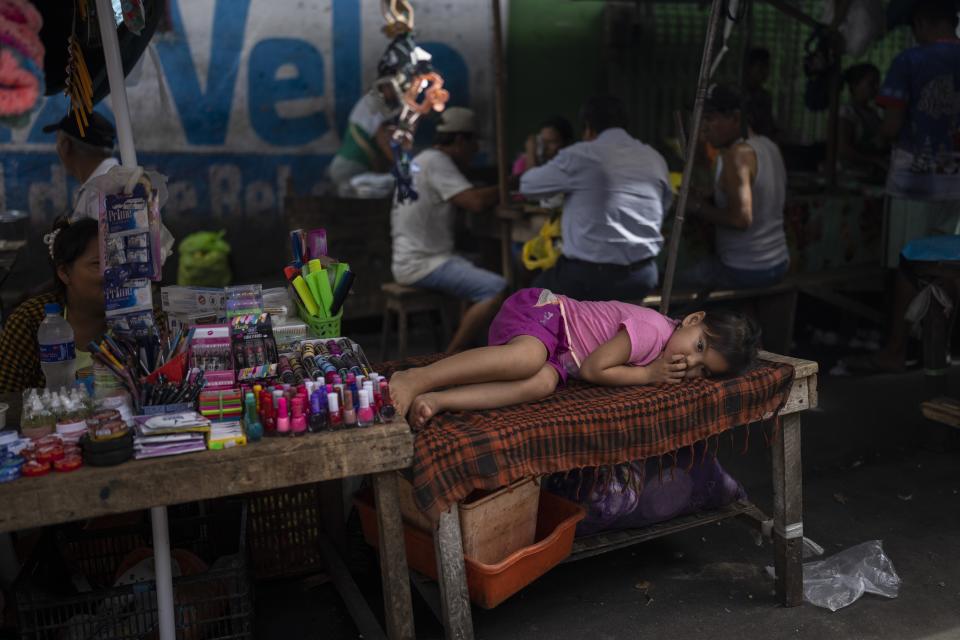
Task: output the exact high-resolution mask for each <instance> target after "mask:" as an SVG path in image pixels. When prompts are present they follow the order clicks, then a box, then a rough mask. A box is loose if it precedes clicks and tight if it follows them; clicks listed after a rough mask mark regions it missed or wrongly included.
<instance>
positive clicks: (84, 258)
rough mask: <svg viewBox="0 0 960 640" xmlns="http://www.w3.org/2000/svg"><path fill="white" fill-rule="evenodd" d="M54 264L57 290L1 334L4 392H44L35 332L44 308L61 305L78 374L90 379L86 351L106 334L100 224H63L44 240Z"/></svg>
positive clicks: (17, 315)
mask: <svg viewBox="0 0 960 640" xmlns="http://www.w3.org/2000/svg"><path fill="white" fill-rule="evenodd" d="M45 240H46V242H47V243H48V246H49V252H50V258H51V260H52V262H53V271H54V273H53V276H54V283H55V290H54V291H53V292H51V293H45V294H42V295H39V296H36V297H34V298H30V299H29V300H27V301H26V302H24V303H23V304H21V305H20V306H19V307H17V308H16V310H14V312H13V313H12V314H10V317H9V318H7V320H6V322H5V323H4V327H3V332H2V333H0V354H3V357H0V392H20V391H23V390H24V389H29V388H31V387H43V386H44V384H45V381H44V378H43V372H42V371H41V370H40V354H39V347H38V345H37V330H38V329H39V328H40V323H41V322H43V318H44V311H43V306H44V305H45V304H49V303H54V302H55V303H57V304H59V305H60V306H61V308H62V309H63V315H64V317H66V319H67V322H69V323H70V326H72V327H73V333H74V341H75V343H76V345H77V350H76V353H77V358H76V360H75V362H76V366H77V374H78V377H79V378H83V377H85V376H88V375H90V370H91V369H92V365H93V362H92V359H91V357H90V354H89V352H87V351H84V350H82V347H83V346H84V345H87V344H89V343H90V341H92V340H93V339H94V338H97V337H98V336H100V335H101V334H103V332H104V330H105V329H106V321H105V319H104V302H103V288H102V276H101V275H100V247H99V244H98V242H97V221H96V220H93V219H90V218H81V219H80V220H77V221H76V222H73V223H70V224H67V223H66V222H60V223H58V224H57V225H55V226H54V229H53V231H52V232H51V233H50V234H48V235H47V237H46V238H45Z"/></svg>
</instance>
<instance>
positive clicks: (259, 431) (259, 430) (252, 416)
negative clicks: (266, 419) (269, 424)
mask: <svg viewBox="0 0 960 640" xmlns="http://www.w3.org/2000/svg"><path fill="white" fill-rule="evenodd" d="M244 402H245V404H246V415H245V417H244V423H245V425H244V426H245V427H246V431H247V437H248V438H249V439H250V441H251V442H256V441H257V440H259V439H260V438H262V437H263V424H261V422H260V418H259V416H258V415H257V399H256V395H255V394H254V393H253V392H252V391H248V392H247V395H246V397H245V398H244Z"/></svg>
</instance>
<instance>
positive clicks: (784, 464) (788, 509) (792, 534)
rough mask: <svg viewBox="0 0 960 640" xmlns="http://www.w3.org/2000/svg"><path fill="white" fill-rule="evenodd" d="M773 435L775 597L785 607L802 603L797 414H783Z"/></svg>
mask: <svg viewBox="0 0 960 640" xmlns="http://www.w3.org/2000/svg"><path fill="white" fill-rule="evenodd" d="M781 420H782V424H781V425H780V428H779V429H776V430H775V431H774V437H773V442H772V445H773V553H774V567H775V568H776V572H777V581H776V588H777V597H778V598H779V599H780V601H781V602H782V603H783V605H784V606H786V607H796V606H799V605H800V604H802V603H803V474H802V471H801V468H800V414H799V413H791V414H789V415H786V416H783V418H782V419H781Z"/></svg>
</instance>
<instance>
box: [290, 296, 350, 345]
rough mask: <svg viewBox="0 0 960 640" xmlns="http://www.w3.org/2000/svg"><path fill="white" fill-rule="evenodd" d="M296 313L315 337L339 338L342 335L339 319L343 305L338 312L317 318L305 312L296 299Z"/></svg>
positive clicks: (341, 317) (341, 316)
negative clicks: (329, 316) (330, 316)
mask: <svg viewBox="0 0 960 640" xmlns="http://www.w3.org/2000/svg"><path fill="white" fill-rule="evenodd" d="M297 314H298V315H299V316H300V319H301V320H303V321H304V323H306V325H307V327H309V329H310V333H312V334H313V335H314V336H316V337H317V338H339V337H340V336H341V335H342V334H341V333H340V320H341V319H343V307H341V308H340V313H338V314H337V315H335V316H334V317H332V318H318V317H316V316H312V315H310V314H309V313H307V310H306V309H304V308H303V304H301V303H300V301H299V300H297Z"/></svg>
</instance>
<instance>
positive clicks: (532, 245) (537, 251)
mask: <svg viewBox="0 0 960 640" xmlns="http://www.w3.org/2000/svg"><path fill="white" fill-rule="evenodd" d="M559 239H560V216H555V217H553V218H551V219H550V220H547V221H546V222H544V223H543V226H542V227H540V233H538V234H537V236H536V237H535V238H533V239H532V240H528V241H527V242H526V243H524V245H523V255H522V258H523V266H524V267H526V268H527V270H528V271H535V270H537V269H544V270H546V269H549V268H550V267H552V266H553V265H554V263H556V261H557V258H559V257H560V254H561V252H560V250H559V249H558V247H557V244H558V243H557V241H558V240H559Z"/></svg>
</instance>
